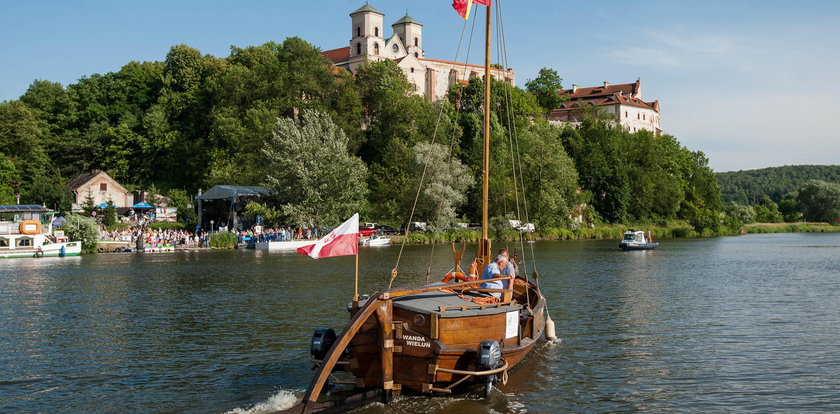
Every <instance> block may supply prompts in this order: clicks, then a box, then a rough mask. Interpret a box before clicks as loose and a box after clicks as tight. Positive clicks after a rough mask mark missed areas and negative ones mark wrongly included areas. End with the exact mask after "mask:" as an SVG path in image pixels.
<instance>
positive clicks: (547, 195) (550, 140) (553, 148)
mask: <svg viewBox="0 0 840 414" xmlns="http://www.w3.org/2000/svg"><path fill="white" fill-rule="evenodd" d="M560 132H561V130H560V129H559V128H556V127H553V126H551V125H548V124H547V123H540V124H534V125H532V126H531V127H530V128H528V129H527V130H525V131H523V133H521V134H520V135H519V141H520V143H521V148H522V152H523V154H522V164H523V168H522V173H523V174H524V176H523V177H522V181H523V182H524V187H525V189H524V190H525V191H524V194H525V199H526V200H527V203H528V205H527V207H528V213H529V216H528V218H529V219H530V220H531V221H532V222H535V223H536V224H538V225H539V226H542V227H546V226H551V227H560V226H564V225H566V224H568V222H569V215H570V213H571V211H572V209H573V208H574V206H575V198H576V196H575V193H576V191H577V188H578V184H577V183H578V173H577V170H575V166H574V162H573V161H572V159H571V158H569V156H568V155H567V154H566V150H565V149H564V148H563V144H562V142H561V139H560ZM523 213H524V211H523ZM520 218H521V219H523V220H524V219H525V217H524V216H522V217H520Z"/></svg>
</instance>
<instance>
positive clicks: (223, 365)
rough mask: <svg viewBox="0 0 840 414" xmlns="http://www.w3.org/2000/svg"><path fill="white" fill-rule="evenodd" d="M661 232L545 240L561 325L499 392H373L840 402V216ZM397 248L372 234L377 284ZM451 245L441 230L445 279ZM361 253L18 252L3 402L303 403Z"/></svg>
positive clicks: (777, 405) (254, 406) (535, 408)
mask: <svg viewBox="0 0 840 414" xmlns="http://www.w3.org/2000/svg"><path fill="white" fill-rule="evenodd" d="M658 241H660V242H661V243H662V247H661V248H660V249H659V250H656V251H648V252H622V251H620V250H618V248H617V244H618V241H572V242H539V243H536V244H534V245H533V247H534V249H535V251H536V256H537V259H538V261H537V266H538V269H539V271H540V275H541V278H540V280H541V283H542V288H543V291H544V293H545V295H546V297H547V299H548V303H549V310H550V312H551V316H552V318H553V319H554V321H555V323H556V325H557V334H558V336H559V337H560V338H561V340H560V341H557V342H551V343H548V342H546V343H543V344H542V345H539V346H538V348H537V349H536V350H535V351H534V352H533V353H532V354H531V356H530V357H529V358H528V359H527V360H526V361H525V362H524V363H523V364H521V365H520V367H519V368H518V369H517V370H515V371H513V372H512V373H511V374H510V378H509V381H508V383H507V384H506V385H503V386H500V387H499V389H498V390H497V391H494V393H493V395H491V396H490V398H488V399H483V398H479V396H478V393H477V392H468V393H467V394H465V395H459V396H455V397H442V398H431V399H430V398H426V397H400V398H398V399H397V401H396V402H395V403H394V404H392V405H390V406H383V405H381V404H371V405H368V406H366V407H364V408H361V409H359V410H357V412H359V413H415V412H428V413H493V412H500V413H507V412H514V413H520V412H532V413H554V412H570V411H572V412H627V411H642V412H656V413H659V412H698V413H701V412H702V413H706V412H720V411H739V412H771V411H778V412H832V411H833V412H837V411H840V375H838V373H840V358H838V354H837V350H838V343H840V299H838V296H840V233H827V234H762V235H747V236H741V237H722V238H712V239H663V240H658ZM502 245H504V243H500V242H497V243H495V247H496V248H499V247H501V246H502ZM512 247H513V245H511V248H512ZM398 252H399V248H398V247H396V246H392V247H385V248H363V249H361V255H360V268H361V281H360V285H361V289H362V291H363V292H370V291H372V290H375V289H377V288H381V287H383V286H386V285H387V278H388V274H389V271H390V269H391V268H392V267H393V266H394V263H395V260H396V257H397V254H398ZM430 253H431V247H429V246H408V247H406V249H405V251H404V253H403V256H402V260H401V264H400V269H401V270H400V275H399V277H398V279H397V282H396V283H395V285H399V284H408V283H419V282H424V281H425V280H426V268H427V266H428V263H429V259H430ZM448 257H450V253H449V249H448V246H441V245H438V246H437V247H436V248H435V250H434V260H433V267H432V269H433V272H434V274H435V276H434V278H435V279H437V278H438V277H440V275H442V273H443V272H445V271H447V270H448V269H449V267H451V264H450V263H451V260H450V259H448ZM353 267H354V262H353V258H352V257H343V258H332V259H322V260H312V259H309V258H307V257H305V256H302V255H298V254H293V253H279V254H275V253H271V254H268V253H265V252H254V251H246V250H243V251H201V252H177V253H158V254H130V253H126V254H99V255H87V256H82V257H76V258H43V259H37V260H35V259H32V260H28V259H12V260H2V261H0V411H3V412H43V413H49V412H85V413H114V412H127V411H130V412H149V413H170V412H171V413H224V412H229V411H232V412H239V413H242V412H246V413H260V412H266V411H269V410H271V409H277V408H283V407H287V406H288V405H290V404H291V403H292V402H293V401H294V399H295V398H300V396H301V395H302V393H303V390H304V388H305V387H306V385H307V384H308V382H309V380H310V378H311V375H312V371H311V369H310V368H311V364H310V363H309V362H308V361H307V358H308V347H309V338H310V336H311V333H312V330H313V329H314V328H317V327H334V328H339V327H341V326H343V325H344V323H345V322H346V318H347V312H346V310H344V307H345V305H346V303H347V302H348V300H349V298H350V297H351V296H352V293H353Z"/></svg>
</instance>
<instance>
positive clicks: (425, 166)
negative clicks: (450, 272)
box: [388, 6, 477, 289]
mask: <svg viewBox="0 0 840 414" xmlns="http://www.w3.org/2000/svg"><path fill="white" fill-rule="evenodd" d="M474 7H477V6H474ZM475 20H476V19H473V25H472V28H471V30H470V38H469V43H468V45H467V57H466V59H465V62H464V73H466V68H467V63H466V62H467V61H469V55H470V54H469V52H470V48H471V47H472V37H473V33H474V32H475ZM467 23H468V22H467V21H465V22H464V26H463V28H461V37H460V38H459V39H458V47H457V48H456V50H455V59H453V65H452V66H453V68H454V67H456V63H457V61H458V55H460V53H461V45H462V44H463V41H464V33H466V30H467ZM455 81H456V82H458V78H457V76H456V79H455ZM431 93H432V94H434V93H435V92H434V91H432V92H431ZM462 96H463V89H461V90H460V91H459V96H458V99H457V100H456V102H458V103H460V100H461V97H462ZM443 110H444V106H443V105H440V109H439V111H438V117H437V120H436V121H435V129H434V133H433V134H432V141H431V143H432V144H434V143H435V141H436V138H437V133H438V129H439V127H440V121H441V119H442V117H443ZM454 129H455V126H454V125H453V132H452V135H453V138H452V140H453V141H454V135H455V130H454ZM450 147H451V145H450ZM449 159H450V162H451V159H452V151H451V148H450V154H449ZM430 162H431V151H430V152H429V154H428V155H427V157H426V160H425V162H424V163H423V172H422V173H421V175H420V182H419V184H418V185H417V194H415V196H414V204H413V205H412V206H411V213H410V214H409V216H408V222H407V223H406V226H405V237H403V241H402V244H401V245H400V251H399V253H398V254H397V262H396V263H395V264H394V268H393V269H392V270H391V280H390V281H389V282H388V289H390V288H391V286H393V284H394V280H395V279H396V278H397V275H398V269H399V267H400V261H401V260H402V254H403V250H404V249H405V245H406V243H407V242H408V235H409V233H410V232H411V222H412V220H413V219H414V212H415V211H416V209H417V202H418V201H419V199H420V192H421V191H422V190H423V181H425V179H426V172H427V170H428V168H429V163H430ZM432 248H433V250H432V257H433V255H434V240H432ZM430 271H431V257H430V258H429V270H428V271H427V276H426V279H427V281H428V272H430Z"/></svg>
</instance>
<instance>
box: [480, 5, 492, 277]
mask: <svg viewBox="0 0 840 414" xmlns="http://www.w3.org/2000/svg"><path fill="white" fill-rule="evenodd" d="M490 8H491V6H487V7H486V9H487V18H486V23H487V27H486V28H485V50H484V177H483V189H482V200H481V243H479V244H478V258H479V259H480V260H481V263H482V264H484V265H486V264H489V263H490V261H491V260H492V256H491V253H490V252H491V249H490V238H489V237H488V227H489V225H490V222H489V214H488V210H487V205H488V202H489V199H490V35H491V30H490V19H491V12H490Z"/></svg>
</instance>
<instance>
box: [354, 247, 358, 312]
mask: <svg viewBox="0 0 840 414" xmlns="http://www.w3.org/2000/svg"><path fill="white" fill-rule="evenodd" d="M353 303H354V304H358V303H359V248H358V247H356V287H355V288H354V290H353Z"/></svg>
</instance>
